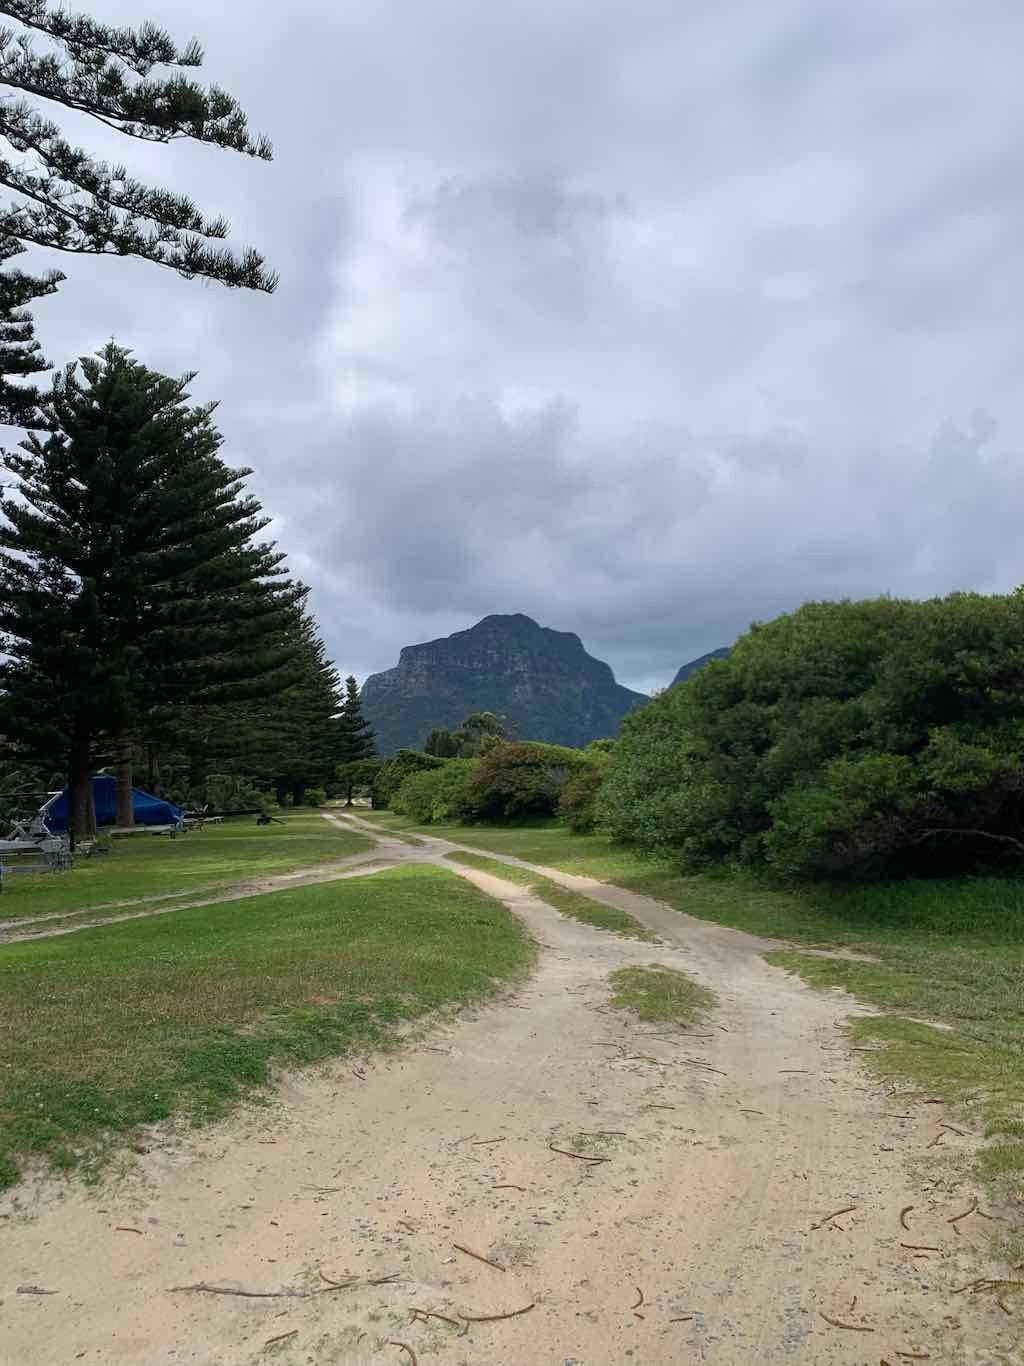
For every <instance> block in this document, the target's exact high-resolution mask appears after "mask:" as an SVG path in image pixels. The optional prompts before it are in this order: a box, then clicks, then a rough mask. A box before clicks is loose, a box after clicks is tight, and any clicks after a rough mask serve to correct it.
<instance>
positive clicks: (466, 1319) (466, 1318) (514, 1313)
mask: <svg viewBox="0 0 1024 1366" xmlns="http://www.w3.org/2000/svg"><path fill="white" fill-rule="evenodd" d="M535 1306H536V1301H534V1300H531V1301H530V1303H529V1304H526V1305H524V1306H523V1307H522V1309H511V1310H509V1312H508V1313H507V1314H460V1315H459V1318H460V1319H461V1320H462V1321H463V1323H497V1322H498V1320H499V1319H517V1318H518V1317H519V1315H520V1314H528V1313H529V1312H530V1310H531V1309H533V1308H535Z"/></svg>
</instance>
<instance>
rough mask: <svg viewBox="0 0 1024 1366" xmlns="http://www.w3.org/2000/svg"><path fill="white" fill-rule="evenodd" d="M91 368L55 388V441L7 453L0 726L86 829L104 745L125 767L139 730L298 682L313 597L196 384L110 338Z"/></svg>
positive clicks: (39, 439)
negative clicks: (61, 789)
mask: <svg viewBox="0 0 1024 1366" xmlns="http://www.w3.org/2000/svg"><path fill="white" fill-rule="evenodd" d="M80 368H81V376H82V377H81V378H80V377H79V373H78V367H74V366H72V367H69V368H68V369H67V370H66V371H64V372H63V373H62V374H61V375H59V376H58V377H57V378H56V380H55V381H54V384H53V388H52V391H51V394H50V397H49V400H48V402H49V406H50V408H51V410H52V414H53V430H52V431H51V432H49V434H47V435H46V436H45V437H44V436H40V435H37V434H33V435H31V436H29V438H28V439H27V440H26V441H25V442H23V444H22V452H23V453H21V454H17V453H11V454H8V455H7V456H5V458H4V464H5V466H6V468H7V469H8V470H9V471H10V472H11V473H13V474H14V475H15V476H16V478H17V479H18V484H17V490H18V495H19V496H18V497H17V498H6V499H2V500H0V514H2V516H3V518H4V521H3V522H0V632H2V633H3V635H2V636H0V654H4V655H6V658H5V659H4V660H3V661H2V662H0V688H2V689H3V690H4V693H5V695H4V697H3V708H2V714H0V732H2V733H8V734H12V735H16V736H17V737H18V739H19V740H20V741H21V742H22V743H23V744H24V745H25V746H26V747H27V748H28V749H29V751H30V752H31V754H32V755H33V757H36V758H37V759H40V760H42V761H45V762H56V763H58V764H59V765H60V766H61V767H62V768H63V770H64V771H65V772H66V773H67V775H68V781H69V785H70V787H71V791H72V797H73V824H72V829H73V831H74V832H75V833H76V834H79V835H81V834H84V833H87V832H88V831H89V830H90V829H91V826H92V820H91V817H90V812H89V802H90V797H91V784H90V782H89V777H90V774H91V772H92V768H93V764H94V761H95V759H96V757H97V744H98V742H99V741H101V740H102V741H103V743H105V745H106V747H107V752H108V753H109V752H110V751H111V749H112V748H113V746H114V743H115V742H117V748H118V750H119V752H120V755H121V758H122V760H123V757H124V738H125V737H126V736H129V735H130V734H131V733H132V732H138V731H139V730H140V729H153V730H156V729H158V728H159V727H160V725H162V724H165V723H166V720H167V717H168V716H169V715H173V713H174V712H175V710H176V709H178V708H182V707H187V706H195V705H198V704H204V705H214V704H217V703H224V702H228V701H233V700H237V699H238V698H239V697H244V696H246V695H262V694H264V693H265V692H266V691H268V690H273V689H275V688H279V687H284V686H286V685H287V683H288V682H289V681H291V679H290V676H289V674H288V672H287V665H288V662H289V660H290V659H291V658H292V657H293V655H294V653H295V651H294V649H293V648H292V647H291V646H289V645H282V641H281V635H282V632H283V631H284V630H285V628H286V626H287V624H288V621H289V619H290V614H291V613H292V612H293V610H294V608H295V605H296V604H297V602H299V601H301V599H302V597H303V596H304V594H305V589H304V588H303V587H302V586H301V585H297V584H293V583H291V582H290V581H289V580H288V579H287V578H286V577H285V576H284V570H283V568H282V560H283V556H282V555H281V554H279V553H278V552H276V551H275V550H274V549H273V547H272V546H270V545H268V544H262V543H259V542H257V541H256V540H255V539H254V538H255V537H256V536H257V535H258V534H259V532H260V531H261V530H262V529H263V527H264V526H265V525H266V519H265V518H263V517H262V516H261V515H260V507H259V504H258V503H257V502H256V501H255V499H252V498H248V497H244V496H242V483H241V481H242V479H243V478H244V477H245V476H246V475H247V474H248V473H249V471H248V470H232V469H229V468H228V467H227V466H226V465H225V464H224V463H223V462H222V461H221V460H220V458H219V456H218V450H219V447H220V444H221V437H220V434H219V433H218V432H217V430H216V428H215V427H214V426H213V424H212V421H211V413H212V408H211V407H210V406H207V407H200V408H190V407H189V406H188V405H187V402H186V399H187V394H186V392H185V387H186V385H187V384H188V382H189V380H190V379H191V376H186V377H185V378H184V379H181V380H172V379H169V378H167V377H166V376H164V375H159V374H156V373H154V372H152V371H149V370H147V369H146V368H145V367H144V366H142V365H140V364H138V363H137V362H135V361H133V360H132V359H131V357H130V356H129V355H128V353H127V352H125V351H123V350H121V349H120V348H118V347H116V346H114V345H113V344H111V345H110V346H108V347H106V348H105V350H104V351H103V352H102V353H101V354H100V356H99V357H90V358H87V359H85V360H83V361H82V362H81V367H80ZM130 786H131V783H130V773H129V775H128V783H127V788H128V794H129V801H130ZM129 812H130V807H129ZM123 814H124V815H125V816H127V815H128V813H123Z"/></svg>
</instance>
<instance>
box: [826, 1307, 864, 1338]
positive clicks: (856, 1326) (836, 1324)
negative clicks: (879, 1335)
mask: <svg viewBox="0 0 1024 1366" xmlns="http://www.w3.org/2000/svg"><path fill="white" fill-rule="evenodd" d="M818 1313H819V1314H821V1317H822V1318H823V1319H824V1320H825V1322H826V1323H830V1324H831V1325H832V1327H833V1328H846V1329H847V1330H848V1331H849V1332H851V1333H873V1332H874V1331H875V1330H874V1329H873V1328H869V1327H868V1326H867V1324H866V1323H844V1322H843V1321H842V1319H833V1318H830V1317H829V1316H828V1314H823V1313H822V1311H821V1310H820V1309H819V1310H818Z"/></svg>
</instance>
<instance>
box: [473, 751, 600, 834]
mask: <svg viewBox="0 0 1024 1366" xmlns="http://www.w3.org/2000/svg"><path fill="white" fill-rule="evenodd" d="M584 762H585V760H584V759H583V752H582V750H578V749H567V748H565V747H564V746H562V745H544V744H537V743H533V742H530V741H526V740H514V741H498V742H497V743H495V744H493V745H491V746H490V747H489V748H487V749H485V751H484V752H483V754H481V756H480V758H479V760H478V761H477V765H476V768H475V769H474V771H473V773H472V775H471V776H470V778H469V781H468V782H467V784H466V793H465V798H464V801H463V818H464V819H465V820H516V819H519V818H521V817H524V816H552V815H554V813H555V810H556V808H557V806H558V799H559V796H560V795H561V792H562V788H563V787H564V786H565V784H566V782H567V781H568V780H569V779H570V778H571V777H573V776H574V775H575V773H577V772H578V771H579V769H580V766H581V765H582V764H583V763H584Z"/></svg>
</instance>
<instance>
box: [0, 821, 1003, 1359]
mask: <svg viewBox="0 0 1024 1366" xmlns="http://www.w3.org/2000/svg"><path fill="white" fill-rule="evenodd" d="M451 847H452V846H450V845H446V844H444V843H443V842H441V841H429V842H428V843H427V844H425V845H424V846H422V847H420V848H414V847H411V846H408V845H404V844H401V843H400V842H398V841H396V840H394V839H392V838H389V837H382V838H381V840H380V844H379V846H378V850H377V855H378V860H379V861H380V862H383V863H391V862H399V861H433V860H435V859H437V858H439V857H441V856H442V855H443V853H444V852H445V851H446V850H447V849H450V848H451ZM375 866H376V863H375ZM448 866H449V867H452V868H453V869H454V868H455V865H452V864H449V865H448ZM356 871H358V870H353V872H356ZM460 871H462V872H463V873H464V874H465V875H466V876H469V877H470V878H471V880H472V881H473V882H475V883H476V884H477V885H479V886H480V887H482V888H483V889H484V890H486V891H488V892H489V893H491V894H492V895H495V896H497V897H499V898H500V899H501V900H502V901H504V902H505V903H506V904H507V905H508V906H509V907H510V908H511V909H512V910H513V911H514V912H515V913H516V914H517V915H519V916H521V917H522V918H523V919H524V920H525V921H526V923H527V924H528V925H529V927H530V929H531V930H532V931H533V933H534V934H535V936H536V938H537V939H538V940H539V941H540V943H541V945H542V948H541V951H540V959H539V967H538V970H537V973H536V975H535V976H534V977H533V978H532V979H531V980H530V982H529V983H528V985H527V986H526V987H524V989H523V990H522V991H520V992H518V993H517V994H516V995H514V996H510V997H507V998H505V999H503V1000H502V1001H500V1002H498V1003H496V1004H493V1005H491V1006H488V1007H486V1008H483V1009H479V1010H476V1011H474V1012H471V1013H465V1014H463V1015H461V1016H459V1017H458V1018H457V1019H453V1020H451V1021H449V1022H447V1023H444V1024H441V1025H438V1026H436V1027H434V1028H433V1029H432V1030H431V1031H430V1033H429V1034H427V1035H425V1036H423V1037H422V1038H420V1039H419V1040H417V1041H415V1042H412V1043H410V1046H409V1047H408V1049H407V1050H405V1051H403V1052H402V1053H400V1054H396V1055H392V1056H390V1057H384V1058H377V1059H374V1058H370V1059H367V1060H364V1061H363V1062H362V1063H360V1064H359V1066H358V1067H356V1066H355V1065H354V1064H353V1063H352V1061H351V1060H348V1061H346V1062H338V1063H336V1064H333V1065H331V1066H330V1067H327V1068H325V1069H322V1070H320V1071H317V1072H307V1073H303V1074H300V1075H298V1076H292V1077H290V1078H287V1079H285V1080H284V1082H283V1083H282V1087H281V1091H280V1094H279V1097H278V1100H277V1102H276V1103H275V1104H274V1105H273V1106H272V1107H271V1108H270V1109H262V1110H258V1109H255V1110H251V1111H247V1112H245V1113H244V1114H242V1115H241V1116H240V1117H238V1118H236V1119H235V1120H233V1121H231V1122H230V1123H226V1124H223V1125H220V1126H218V1127H216V1128H215V1129H211V1130H207V1131H204V1132H202V1133H201V1134H198V1135H190V1136H187V1137H184V1138H179V1139H177V1140H170V1139H161V1140H157V1141H154V1143H153V1146H152V1149H151V1151H150V1152H149V1153H148V1154H146V1155H145V1156H141V1157H138V1158H135V1157H133V1158H132V1160H131V1164H130V1166H129V1167H128V1168H127V1169H126V1170H125V1171H124V1172H123V1173H122V1174H120V1175H119V1176H118V1177H117V1178H116V1179H114V1178H112V1179H111V1181H110V1182H109V1183H108V1185H107V1187H106V1188H105V1189H104V1190H103V1191H101V1192H89V1191H86V1190H83V1189H82V1188H80V1187H74V1186H72V1187H68V1188H63V1189H62V1188H61V1187H60V1186H58V1185H56V1184H54V1183H52V1182H49V1181H46V1182H42V1183H39V1184H37V1185H34V1186H32V1185H30V1186H28V1187H23V1188H21V1189H20V1190H19V1191H18V1192H17V1193H15V1194H13V1195H8V1196H7V1197H6V1198H5V1199H4V1200H3V1201H0V1361H3V1362H4V1363H11V1364H12V1366H14V1364H15V1363H16V1364H17V1366H43V1364H44V1363H45V1366H63V1364H64V1363H73V1362H77V1361H83V1362H86V1363H90V1362H91V1363H108V1362H109V1363H115V1362H116V1363H138V1364H139V1366H165V1364H166V1366H170V1363H182V1362H192V1363H195V1362H199V1363H210V1364H211V1366H212V1364H213V1363H217V1366H234V1364H235V1363H239V1364H241V1363H246V1364H248V1363H257V1362H274V1363H289V1364H291V1363H294V1366H298V1364H299V1363H317V1366H319V1363H339V1366H340V1364H341V1363H344V1366H357V1364H358V1366H377V1364H378V1363H381V1364H383V1363H392V1364H393V1366H417V1364H418V1366H427V1364H428V1363H434V1362H436V1363H438V1366H442V1363H449V1366H485V1363H486V1366H495V1364H496V1363H498V1364H499V1366H504V1363H524V1364H528V1366H535V1364H536V1366H613V1364H614V1366H619V1364H620V1363H629V1362H632V1363H637V1366H661V1364H662V1363H673V1364H674V1363H688V1362H695V1363H697V1362H709V1363H719V1366H747V1363H761V1362H782V1361H787V1362H788V1361H791V1362H796V1363H816V1364H817V1363H836V1364H837V1366H879V1363H882V1362H889V1363H890V1366H897V1363H898V1362H904V1361H912V1360H922V1361H929V1362H931V1363H959V1364H960V1366H968V1364H969V1366H996V1364H997V1363H998V1364H999V1366H1011V1363H1012V1366H1019V1363H1021V1362H1022V1360H1024V1358H1022V1355H1021V1349H1020V1338H1021V1334H1022V1324H1021V1320H1020V1319H1019V1317H1012V1316H1007V1315H1006V1314H1005V1313H1004V1312H1003V1311H1002V1310H1001V1309H1000V1308H999V1306H998V1304H997V1303H996V1302H995V1299H994V1298H993V1297H992V1296H991V1295H987V1294H986V1295H976V1294H972V1293H969V1292H965V1293H961V1294H955V1293H954V1292H955V1291H956V1290H957V1289H958V1288H959V1287H961V1286H963V1285H964V1284H965V1283H966V1282H968V1281H971V1280H972V1279H974V1278H975V1277H977V1276H980V1275H982V1274H983V1273H984V1272H986V1271H988V1270H990V1269H991V1274H1005V1272H1004V1271H999V1270H998V1269H997V1268H996V1267H995V1266H994V1264H990V1263H987V1262H986V1260H985V1249H986V1247H987V1245H988V1240H989V1237H990V1234H991V1229H992V1228H993V1225H992V1224H990V1223H987V1222H986V1221H985V1220H984V1219H983V1218H981V1217H979V1216H978V1215H976V1214H971V1215H969V1216H968V1217H967V1218H965V1219H962V1220H960V1221H958V1222H957V1223H955V1224H952V1223H950V1222H948V1221H949V1220H950V1219H951V1217H952V1216H954V1215H956V1214H959V1213H960V1212H961V1211H963V1210H964V1209H966V1208H967V1207H968V1206H969V1205H970V1204H971V1201H972V1199H973V1197H974V1194H975V1192H974V1188H973V1186H972V1185H971V1183H970V1181H969V1180H968V1179H967V1177H966V1176H964V1175H962V1174H961V1168H964V1169H965V1168H966V1164H965V1162H963V1161H962V1160H961V1159H963V1158H965V1157H966V1154H967V1151H968V1150H967V1146H966V1145H967V1144H968V1142H969V1140H967V1139H966V1138H959V1137H958V1136H957V1135H956V1134H952V1133H948V1135H947V1137H946V1139H945V1140H944V1141H943V1144H942V1152H941V1154H940V1152H939V1150H938V1149H937V1148H934V1147H933V1148H929V1147H928V1145H929V1144H930V1143H931V1141H932V1139H933V1138H934V1136H935V1135H936V1133H938V1132H939V1130H938V1124H939V1122H940V1121H943V1120H945V1118H946V1116H945V1115H944V1113H943V1111H942V1107H941V1106H938V1105H933V1104H926V1103H923V1101H922V1099H921V1098H917V1099H911V1098H909V1097H908V1096H900V1095H899V1094H895V1093H893V1092H892V1091H891V1089H890V1088H888V1087H886V1086H882V1085H879V1084H878V1083H876V1082H875V1081H873V1080H872V1078H871V1077H870V1075H869V1074H868V1072H867V1070H866V1069H865V1068H864V1066H863V1063H862V1059H861V1057H860V1055H858V1054H856V1053H853V1052H851V1050H850V1049H849V1047H848V1046H847V1044H846V1042H845V1038H844V1034H843V1029H842V1027H843V1022H844V1019H845V1018H846V1017H847V1016H848V1015H849V1013H850V1012H851V1009H854V1007H851V1003H850V1001H849V1000H848V999H846V998H842V997H837V996H827V995H820V994H817V993H814V992H812V991H811V990H810V989H809V988H807V987H805V986H803V985H802V984H801V983H800V982H798V981H796V980H793V979H791V978H789V977H787V976H786V975H785V974H783V973H782V972H780V971H779V970H777V969H773V968H770V967H769V966H767V965H766V964H765V963H764V961H763V959H762V957H761V953H762V952H763V950H764V945H763V943H762V942H761V941H758V940H756V939H753V938H750V937H749V936H745V935H742V934H738V933H736V932H734V931H730V930H726V929H723V928H720V927H717V926H713V925H709V924H707V923H705V922H703V921H696V920H690V919H688V918H687V917H684V916H680V915H679V914H678V913H676V912H674V911H671V910H669V909H667V908H665V907H662V906H660V905H658V904H657V903H655V902H652V901H649V900H648V899H646V898H644V897H640V896H637V895H635V894H632V893H628V892H625V891H620V890H618V889H613V888H608V887H604V888H600V889H597V890H598V891H599V893H600V895H601V896H602V897H603V898H606V899H608V900H614V902H615V904H617V905H620V906H622V907H623V908H625V909H627V910H629V911H630V912H631V913H632V914H633V915H635V916H636V917H637V918H638V919H640V920H642V921H643V922H644V923H645V924H647V925H648V926H649V927H650V928H652V929H653V930H655V931H656V932H657V933H658V934H659V935H660V936H661V937H662V939H663V941H664V942H663V943H662V944H661V945H657V946H652V945H650V944H637V943H635V942H631V941H626V940H621V939H618V938H616V937H614V936H612V935H610V934H607V933H604V932H602V931H598V930H592V929H590V928H588V927H586V926H584V925H580V924H578V923H576V922H574V921H572V920H568V919H565V918H563V917H561V916H559V915H558V914H557V913H556V912H554V911H553V910H551V909H550V908H548V907H546V906H544V905H543V904H542V903H540V902H538V901H536V900H535V899H533V898H531V897H530V896H528V895H527V894H526V892H525V891H524V890H523V889H522V888H520V887H517V886H515V885H513V884H510V883H507V882H504V881H500V880H497V879H495V878H492V877H490V876H488V875H487V874H483V873H479V872H476V871H472V870H468V869H463V870H460ZM546 871H547V873H548V875H549V876H551V877H554V878H556V879H557V880H559V881H562V882H565V883H566V884H567V885H571V886H577V887H580V886H585V885H588V884H587V883H586V880H585V879H579V878H573V877H570V876H568V875H565V874H561V873H557V872H554V871H553V870H546ZM592 890H593V888H592ZM652 962H653V963H664V964H668V965H670V966H677V967H682V968H685V969H686V970H687V971H688V972H690V973H691V974H693V976H695V977H696V978H698V979H699V980H700V981H702V982H704V983H706V984H707V985H709V986H711V987H713V988H714V989H715V991H717V992H718V994H719V996H720V999H721V1005H720V1008H719V1010H718V1011H717V1012H716V1014H715V1015H714V1017H713V1020H714V1023H713V1024H712V1025H710V1026H709V1027H707V1028H703V1029H697V1030H693V1031H681V1030H676V1029H672V1030H668V1029H664V1028H662V1029H656V1028H655V1027H654V1026H651V1025H642V1024H637V1023H636V1022H635V1020H630V1019H629V1018H628V1017H624V1016H623V1015H622V1014H621V1013H620V1012H615V1011H609V1010H608V1009H607V999H608V984H607V978H608V974H609V973H610V972H611V971H613V970H614V969H615V968H616V967H618V966H620V965H623V964H632V963H652ZM957 1145H961V1147H960V1150H959V1152H958V1149H957ZM557 1148H562V1149H565V1150H566V1151H568V1152H577V1153H582V1154H586V1155H587V1156H588V1157H589V1158H591V1159H594V1160H591V1161H584V1160H580V1158H578V1157H573V1156H566V1155H565V1153H560V1152H558V1151H555V1149H557ZM598 1158H601V1159H604V1160H601V1161H598V1160H596V1159H598ZM907 1206H911V1207H912V1208H911V1210H910V1212H909V1213H908V1214H905V1215H904V1219H905V1225H906V1226H905V1227H904V1226H901V1222H900V1212H901V1210H904V1209H905V1208H906V1207H907ZM839 1211H842V1213H840V1212H839ZM126 1230H137V1231H134V1232H133V1231H126ZM459 1245H461V1248H462V1249H468V1251H466V1250H460V1247H459ZM922 1249H924V1250H922ZM474 1253H476V1254H479V1255H480V1257H483V1258H487V1259H489V1262H488V1261H482V1260H478V1259H477V1257H475V1256H473V1255H472V1254H474ZM490 1263H496V1264H497V1265H492V1264H490ZM349 1277H353V1278H355V1279H354V1280H353V1281H352V1282H351V1283H348V1278H349ZM327 1278H329V1279H327ZM331 1282H336V1283H342V1285H343V1286H344V1287H345V1288H342V1286H339V1285H332V1284H331ZM199 1284H205V1285H206V1286H207V1287H216V1288H219V1289H223V1290H231V1291H234V1292H241V1291H245V1292H258V1297H250V1296H249V1295H242V1294H240V1293H234V1294H218V1293H209V1291H208V1290H207V1291H204V1290H196V1289H188V1290H175V1289H174V1287H180V1286H196V1285H199ZM18 1287H22V1288H23V1291H25V1290H26V1288H31V1287H34V1288H35V1289H36V1290H45V1291H49V1292H52V1293H48V1294H37V1293H22V1292H19V1290H18ZM281 1292H287V1293H285V1294H282V1293H281ZM413 1309H418V1310H421V1311H424V1313H426V1312H429V1313H430V1314H431V1315H432V1317H429V1318H424V1317H423V1316H422V1315H414V1314H413V1312H412V1311H413ZM520 1311H524V1312H520ZM467 1320H468V1323H467ZM830 1320H831V1322H830Z"/></svg>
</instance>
